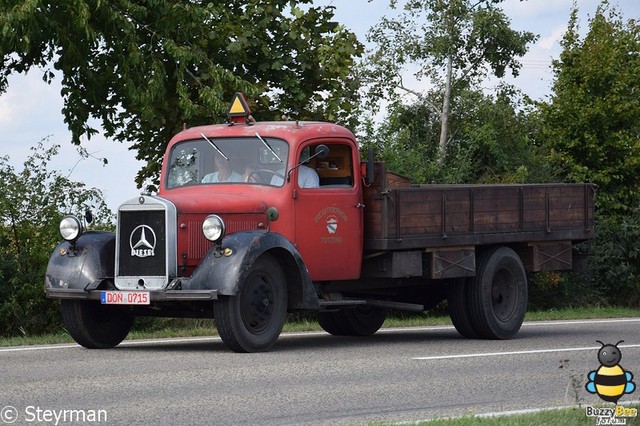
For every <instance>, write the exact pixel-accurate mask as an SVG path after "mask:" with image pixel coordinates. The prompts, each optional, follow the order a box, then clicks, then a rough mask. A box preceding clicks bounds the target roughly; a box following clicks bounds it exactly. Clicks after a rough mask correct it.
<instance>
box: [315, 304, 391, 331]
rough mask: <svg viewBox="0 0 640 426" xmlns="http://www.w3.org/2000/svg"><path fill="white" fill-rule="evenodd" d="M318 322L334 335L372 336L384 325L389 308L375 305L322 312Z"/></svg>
mask: <svg viewBox="0 0 640 426" xmlns="http://www.w3.org/2000/svg"><path fill="white" fill-rule="evenodd" d="M317 317H318V323H319V324H320V326H321V327H322V329H323V330H324V331H326V332H327V333H329V334H332V335H334V336H371V335H373V334H375V332H376V331H378V330H379V329H380V327H382V324H383V323H384V320H385V319H386V318H387V310H386V309H383V308H378V307H374V306H357V307H356V308H350V309H343V310H340V311H337V312H320V313H318V314H317Z"/></svg>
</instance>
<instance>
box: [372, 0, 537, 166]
mask: <svg viewBox="0 0 640 426" xmlns="http://www.w3.org/2000/svg"><path fill="white" fill-rule="evenodd" d="M502 1H503V0H478V1H471V0H408V1H406V2H405V3H404V7H403V13H402V14H401V15H400V16H399V17H398V18H393V19H392V18H386V17H385V18H383V19H382V21H381V22H380V23H378V24H377V25H376V26H374V27H373V28H371V30H370V32H369V35H368V39H369V41H371V42H374V43H376V44H377V47H376V49H375V50H374V52H373V53H372V54H371V55H370V56H369V58H368V64H367V71H365V73H364V77H365V78H366V79H367V81H368V82H369V83H371V92H370V93H371V95H372V96H374V97H377V98H380V97H384V96H391V97H397V90H398V89H401V90H403V91H404V92H405V93H406V92H409V93H412V94H414V95H416V96H417V97H418V99H419V102H420V103H425V104H426V105H429V107H430V108H431V110H432V112H433V113H434V114H436V115H437V116H438V118H439V121H440V135H439V138H438V141H439V145H438V146H439V148H438V158H439V160H440V162H443V161H444V159H445V155H446V148H447V143H448V142H449V134H450V132H449V117H450V115H451V111H452V108H453V106H452V99H453V97H454V96H455V93H454V92H455V91H456V90H465V89H467V88H468V87H471V86H472V85H473V84H475V83H477V82H478V81H479V80H481V79H482V78H484V77H486V76H487V75H489V74H490V73H491V74H493V75H495V76H496V77H503V76H504V75H505V72H506V70H507V69H508V68H509V69H511V72H512V73H513V75H517V74H518V70H519V68H520V64H519V62H518V61H517V60H516V58H518V57H521V56H523V55H524V54H525V53H526V51H527V47H526V46H527V44H528V43H530V42H532V41H534V40H535V39H536V36H534V34H532V33H530V32H525V31H522V32H518V31H514V30H512V29H511V28H510V27H509V19H508V18H507V17H506V15H505V14H504V13H503V12H502V11H501V10H500V9H499V8H497V7H496V6H495V5H496V4H499V3H501V2H502ZM397 5H398V1H397V0H390V6H391V7H392V8H394V9H395V8H396V7H397ZM405 66H412V67H415V68H416V69H417V71H416V72H415V73H414V76H415V77H416V78H417V79H418V80H419V81H421V80H422V79H427V80H428V82H429V83H431V84H432V85H433V87H436V88H437V89H438V90H439V91H440V93H441V96H440V99H439V100H434V99H432V97H429V96H425V95H424V94H423V93H425V92H426V91H415V90H412V89H409V88H408V87H407V86H406V85H405V84H404V81H403V77H402V74H403V72H404V71H405V70H404V69H403V68H404V67H405ZM437 104H440V105H441V106H440V107H438V106H437Z"/></svg>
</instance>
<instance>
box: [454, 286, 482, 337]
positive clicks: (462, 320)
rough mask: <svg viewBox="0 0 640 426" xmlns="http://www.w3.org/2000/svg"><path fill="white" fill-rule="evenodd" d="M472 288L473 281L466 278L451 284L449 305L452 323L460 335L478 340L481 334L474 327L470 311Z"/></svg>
mask: <svg viewBox="0 0 640 426" xmlns="http://www.w3.org/2000/svg"><path fill="white" fill-rule="evenodd" d="M470 286H471V280H469V279H465V278H460V279H457V280H455V281H452V282H451V283H449V285H448V287H449V288H448V291H449V294H448V298H447V304H448V306H449V316H450V317H451V322H452V323H453V325H454V327H455V328H456V330H457V331H458V333H460V334H461V335H462V336H463V337H466V338H468V339H478V338H479V337H480V334H479V333H478V331H477V330H476V329H475V327H474V325H473V320H472V318H471V313H470V311H469V297H470V296H469V293H470V292H469V287H470Z"/></svg>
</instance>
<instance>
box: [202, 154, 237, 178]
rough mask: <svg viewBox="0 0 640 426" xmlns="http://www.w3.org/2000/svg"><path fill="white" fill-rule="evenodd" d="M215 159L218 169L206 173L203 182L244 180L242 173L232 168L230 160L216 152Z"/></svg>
mask: <svg viewBox="0 0 640 426" xmlns="http://www.w3.org/2000/svg"><path fill="white" fill-rule="evenodd" d="M213 161H214V163H215V165H216V168H217V169H218V170H217V171H215V172H213V173H209V174H208V175H205V176H204V177H203V178H202V183H216V182H242V180H243V179H242V175H241V174H240V173H238V172H236V171H234V170H233V169H232V168H231V162H230V161H229V160H226V159H224V158H223V157H222V156H221V155H220V154H217V153H216V154H215V157H214V160H213Z"/></svg>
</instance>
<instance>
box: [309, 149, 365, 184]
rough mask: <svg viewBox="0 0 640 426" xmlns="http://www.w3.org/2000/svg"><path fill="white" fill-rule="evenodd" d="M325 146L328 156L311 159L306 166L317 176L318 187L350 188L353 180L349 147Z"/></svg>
mask: <svg viewBox="0 0 640 426" xmlns="http://www.w3.org/2000/svg"><path fill="white" fill-rule="evenodd" d="M325 145H327V147H329V155H328V156H327V157H326V158H313V159H312V160H311V162H310V164H308V166H309V167H311V168H313V169H314V170H315V171H316V173H317V174H318V178H319V183H320V187H336V188H341V187H352V186H353V181H354V179H353V167H352V158H351V149H350V147H349V146H348V145H341V144H325ZM312 150H313V148H312ZM312 154H313V153H312Z"/></svg>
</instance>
